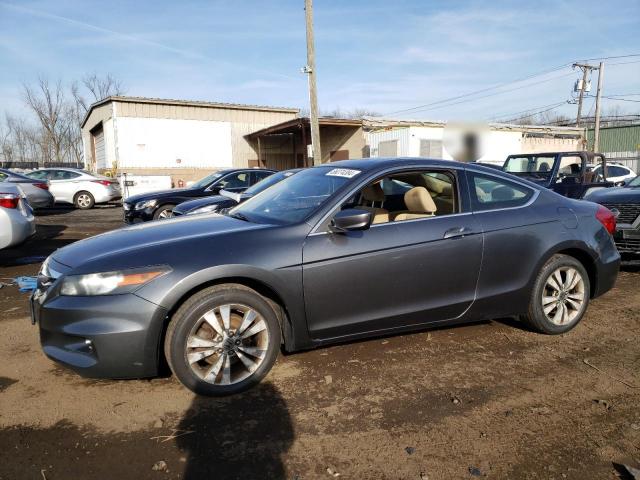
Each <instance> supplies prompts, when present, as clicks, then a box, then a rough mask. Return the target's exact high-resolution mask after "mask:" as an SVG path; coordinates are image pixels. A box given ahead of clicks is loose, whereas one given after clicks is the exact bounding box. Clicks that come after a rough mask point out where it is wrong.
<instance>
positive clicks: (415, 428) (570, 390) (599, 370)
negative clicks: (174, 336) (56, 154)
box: [0, 206, 640, 480]
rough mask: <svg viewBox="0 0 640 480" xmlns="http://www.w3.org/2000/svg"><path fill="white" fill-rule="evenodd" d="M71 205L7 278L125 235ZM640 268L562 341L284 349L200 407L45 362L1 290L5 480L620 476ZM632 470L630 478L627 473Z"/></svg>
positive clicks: (163, 383)
mask: <svg viewBox="0 0 640 480" xmlns="http://www.w3.org/2000/svg"><path fill="white" fill-rule="evenodd" d="M120 219H121V209H120V208H119V207H117V206H104V207H99V208H96V209H94V210H91V211H89V212H82V211H75V210H71V209H57V210H52V211H50V212H47V214H46V215H40V216H39V217H38V234H37V237H36V238H35V239H34V240H32V241H30V242H29V243H27V244H25V245H23V246H22V247H20V248H18V249H12V250H6V251H2V252H0V277H2V278H4V280H3V279H0V282H2V281H7V280H6V279H10V278H13V277H15V276H17V275H34V274H35V273H36V272H37V270H38V268H39V263H40V262H41V256H43V255H47V254H49V253H50V252H52V251H53V250H55V249H56V248H59V247H61V246H64V245H66V244H68V243H70V242H73V241H75V240H78V239H82V238H86V237H88V236H91V235H95V234H97V233H100V232H103V231H106V230H110V229H113V228H118V227H120V226H121V220H120ZM639 307H640V271H638V270H637V269H635V270H633V269H627V270H624V271H622V272H621V274H620V276H619V278H618V283H617V285H616V288H615V289H614V290H612V291H611V292H609V293H608V294H607V295H605V296H604V297H601V298H599V299H597V300H595V301H594V302H592V304H591V306H590V308H589V311H588V313H587V315H586V317H585V318H584V320H583V322H582V323H581V324H580V325H579V326H578V327H577V328H576V329H574V330H573V331H572V332H570V333H569V334H566V335H562V336H556V337H550V336H543V335H538V334H535V333H532V332H530V331H528V330H526V329H524V328H523V327H522V326H521V325H520V324H518V323H517V322H514V321H511V320H504V319H502V320H501V319H496V320H493V321H488V322H484V323H480V324H475V325H470V326H463V327H457V328H443V329H437V330H431V331H426V332H423V333H418V334H413V335H404V336H395V337H391V338H386V339H383V338H381V339H375V340H369V341H363V342H356V343H351V344H347V345H340V346H335V347H331V348H325V349H320V350H315V351H310V352H304V353H298V354H293V355H287V356H280V358H279V360H278V362H277V364H276V366H275V368H274V370H273V371H272V372H271V373H270V374H269V376H268V377H267V379H266V380H265V381H264V382H263V384H262V385H260V386H259V387H258V388H255V389H254V390H252V391H250V392H247V393H245V394H242V395H238V396H235V397H231V398H225V399H207V398H198V397H195V396H194V395H192V394H191V393H190V392H188V391H187V390H185V389H184V388H182V387H181V386H180V385H179V384H178V383H177V381H176V380H174V379H173V378H171V377H168V378H158V379H152V380H129V381H96V380H87V379H83V378H81V377H79V376H77V375H75V374H73V373H71V372H68V371H66V370H65V369H63V368H60V367H58V366H56V365H55V364H53V363H52V362H51V361H50V360H48V359H47V358H46V357H45V356H44V355H43V354H42V352H41V350H40V347H39V343H38V331H37V328H36V327H34V326H32V325H31V324H30V322H29V318H28V306H27V295H26V294H21V293H18V291H17V288H16V287H14V286H7V287H4V288H2V289H0V328H1V331H2V335H1V336H0V479H22V478H25V479H39V480H42V479H45V480H55V479H70V478H82V479H105V478H120V479H129V478H132V479H143V478H151V479H173V478H188V479H199V478H205V477H207V478H216V479H223V478H242V479H254V478H256V479H263V478H264V479H280V478H283V479H284V478H286V479H313V478H336V477H339V478H345V479H350V478H357V479H368V478H371V479H417V480H419V479H441V478H442V479H451V478H478V477H479V478H483V477H486V478H497V479H503V478H527V479H535V478H540V479H552V478H553V479H563V478H569V479H608V478H625V476H624V475H625V474H624V473H622V467H619V466H617V465H618V464H627V465H631V466H633V467H636V468H638V467H640V408H639V407H640V343H639V342H638V328H639V327H640V313H639V312H640V309H639ZM626 478H632V477H630V476H629V477H626Z"/></svg>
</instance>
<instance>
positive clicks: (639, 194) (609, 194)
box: [585, 187, 640, 203]
mask: <svg viewBox="0 0 640 480" xmlns="http://www.w3.org/2000/svg"><path fill="white" fill-rule="evenodd" d="M585 200H589V201H591V202H596V203H640V187H611V188H601V189H599V190H596V191H594V192H592V193H590V194H589V195H588V196H587V197H586V198H585Z"/></svg>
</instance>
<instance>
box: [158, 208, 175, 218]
mask: <svg viewBox="0 0 640 480" xmlns="http://www.w3.org/2000/svg"><path fill="white" fill-rule="evenodd" d="M171 217H173V211H171V210H169V209H166V208H165V209H164V210H162V211H161V212H160V213H159V214H158V218H159V219H165V218H171Z"/></svg>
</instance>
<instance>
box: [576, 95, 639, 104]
mask: <svg viewBox="0 0 640 480" xmlns="http://www.w3.org/2000/svg"><path fill="white" fill-rule="evenodd" d="M631 95H638V94H637V93H632V94H631ZM621 96H622V95H602V98H606V99H607V100H620V101H621V102H638V103H640V100H633V99H631V98H620V97H621ZM625 96H626V95H625ZM588 97H589V98H595V97H594V96H593V95H588Z"/></svg>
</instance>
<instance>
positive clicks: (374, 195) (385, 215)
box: [358, 183, 389, 223]
mask: <svg viewBox="0 0 640 480" xmlns="http://www.w3.org/2000/svg"><path fill="white" fill-rule="evenodd" d="M362 197H363V199H364V201H365V202H369V203H371V205H361V206H359V207H358V208H359V209H360V210H368V211H369V212H371V213H372V214H373V220H372V222H371V223H386V222H388V221H389V211H388V210H385V209H384V208H379V207H375V203H376V202H380V204H381V205H382V202H384V191H383V190H382V187H381V186H380V183H374V184H372V185H367V186H366V187H364V189H363V190H362Z"/></svg>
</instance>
